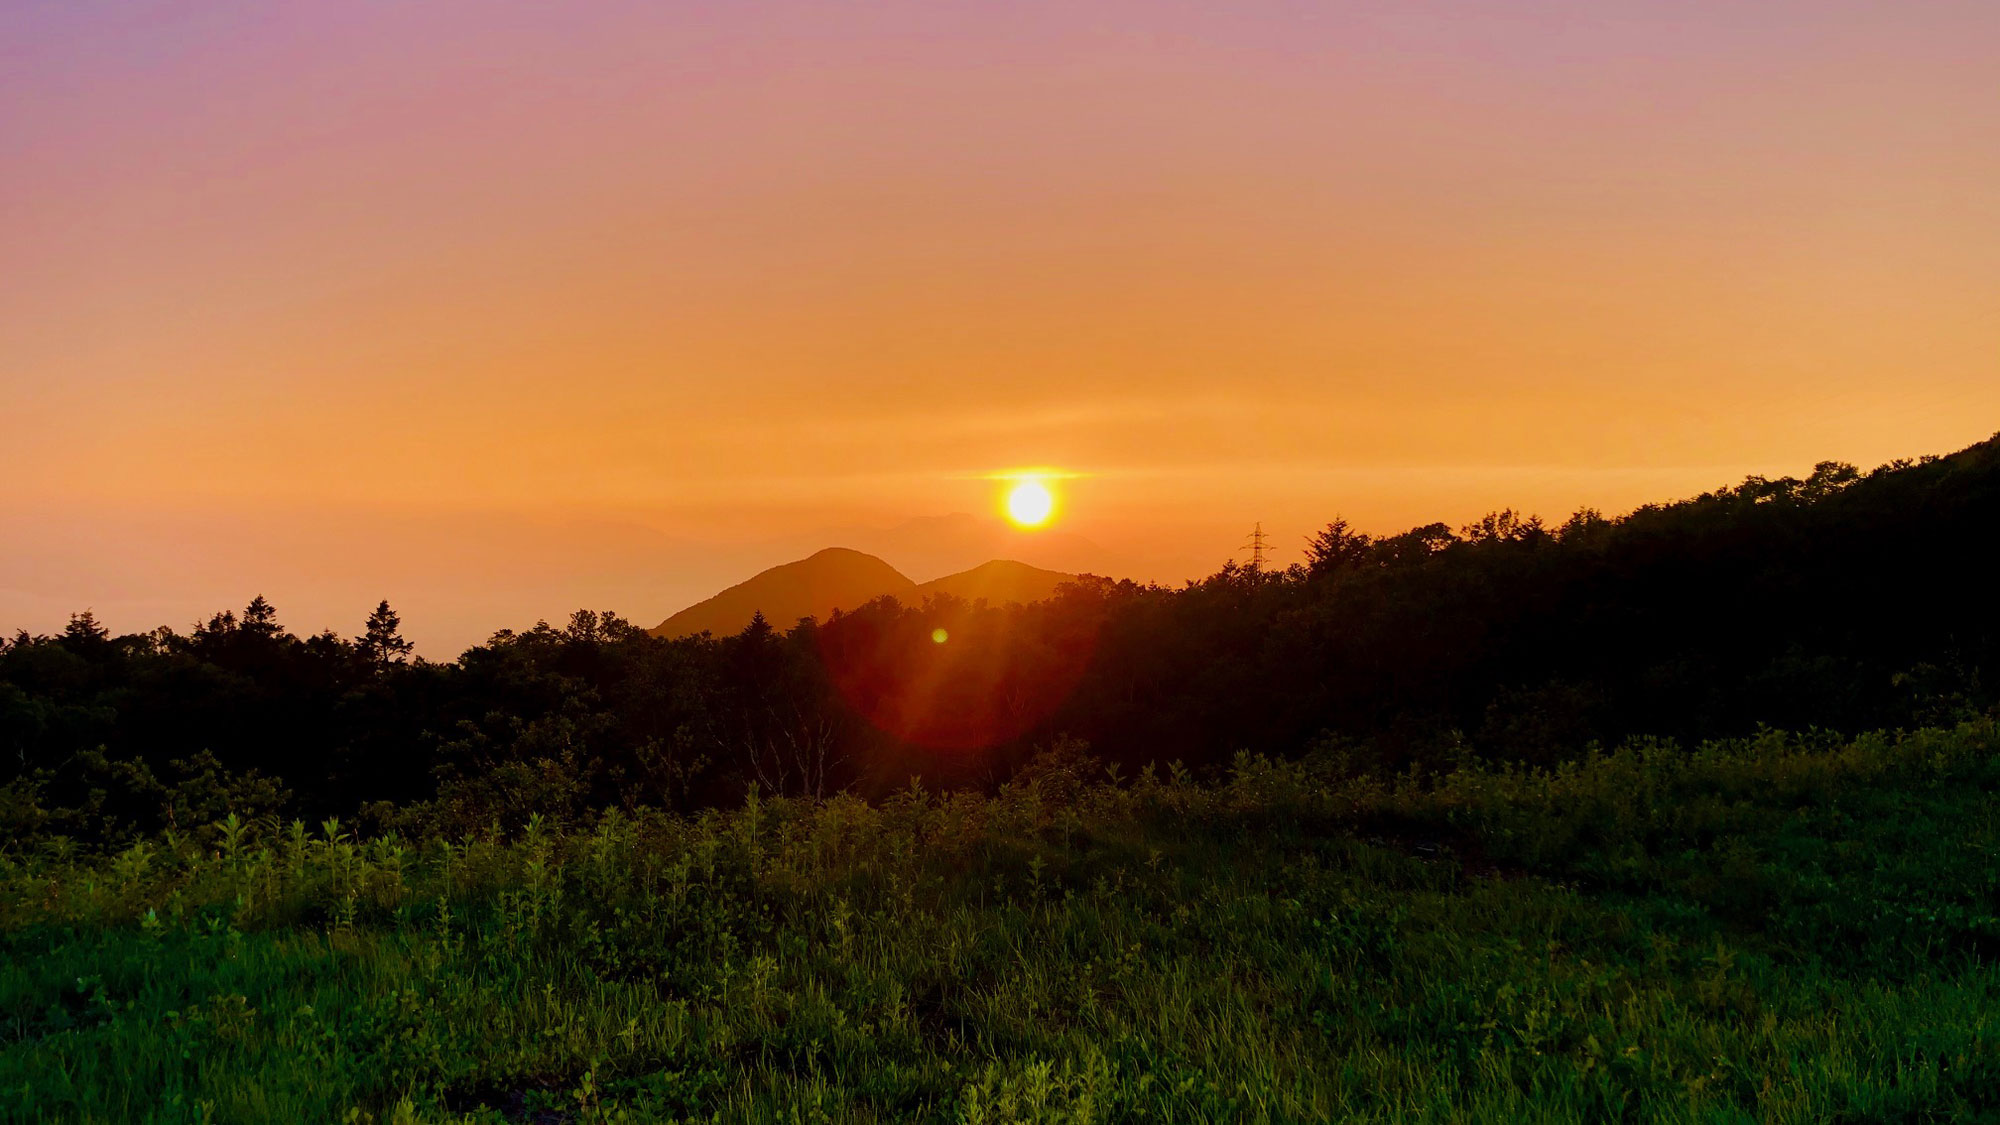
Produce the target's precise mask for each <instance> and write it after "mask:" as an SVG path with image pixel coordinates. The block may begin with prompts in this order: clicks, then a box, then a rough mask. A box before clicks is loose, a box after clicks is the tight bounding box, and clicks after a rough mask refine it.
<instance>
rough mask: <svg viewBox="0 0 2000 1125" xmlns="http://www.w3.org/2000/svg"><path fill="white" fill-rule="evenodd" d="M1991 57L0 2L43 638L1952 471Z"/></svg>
mask: <svg viewBox="0 0 2000 1125" xmlns="http://www.w3.org/2000/svg"><path fill="white" fill-rule="evenodd" d="M1996 75H2000V4H1994V3H1992V2H1990V0H1976V2H1975V0H1967V2H1962V3H1926V2H1922V0H1915V2H1904V3H1894V4H1890V3H1867V4H1860V3H1844V2H1838V0H1809V2H1793V0H1758V2H1756V3H1744V2H1740V0H1739V2H1730V3H1690V2H1685V0H1680V2H1671V3H1669V2H1661V3H1650V2H1648V3H1640V2H1630V0H1587V2H1586V0H1576V2H1564V3H1548V2H1509V3H1495V2H1492V0H1459V2H1450V3H1420V2H1410V0H1394V2H1388V0H1385V2H1381V3H1340V2H1336V0H1320V2H1313V3H1296V4H1277V3H1241V2H1232V3H1210V4H1203V5H1193V4H1182V3H1172V2H1159V0H1153V2H1147V3H1136V2H1122V0H1121V2H1115V3H1098V4H1082V3H1076V2H1074V0H1069V2H1064V3H1005V4H1002V3H980V4H966V3H951V2H944V0H925V2H922V3H917V2H897V3H855V4H835V3H824V2H821V3H799V4H773V3H750V2H744V3H728V4H723V3H629V4H628V3H578V4H555V3H538V4H518V3H497V2H491V0H489V2H482V3H478V4H472V3H453V2H435V0H433V2H426V3H396V4H391V3H373V2H360V0H342V2H338V3H335V2H326V3H285V4H273V3H269V2H264V3H254V4H252V3H230V2H222V0H207V2H202V3H176V4H165V3H150V2H138V0H120V2H117V3H97V2H86V0H47V2H43V0H10V2H8V3H6V4H4V5H0V474H4V478H5V480H6V482H7V483H6V487H5V489H4V490H3V491H0V539H4V542H5V543H6V547H5V550H4V554H3V555H0V629H6V630H8V631H11V630H12V629H14V628H16V627H21V628H27V629H30V630H33V631H50V630H54V629H58V628H60V627H61V625H62V623H63V622H64V620H65V619H66V618H67V616H68V614H69V613H70V612H72V611H74V610H79V609H82V608H85V607H87V606H88V607H94V608H95V610H96V611H97V613H98V614H99V616H100V617H102V618H104V619H105V620H106V621H107V622H108V623H110V624H111V625H112V626H113V627H114V628H116V629H119V630H121V631H122V630H142V629H148V628H151V627H153V626H155V625H161V624H171V625H174V626H176V627H178V628H183V629H185V628H186V626H187V625H188V624H189V623H190V622H191V621H193V620H194V619H195V617H196V616H197V615H204V616H205V615H206V613H208V612H211V611H213V610H216V609H221V608H224V607H239V608H240V606H241V605H242V604H243V603H244V602H246V601H247V600H249V598H250V597H251V596H252V595H254V594H257V593H260V592H261V593H264V594H266V595H268V596H269V597H270V598H271V599H272V600H273V601H274V602H275V603H276V604H277V605H278V608H279V610H280V616H281V620H283V621H284V623H285V624H286V625H287V626H289V627H291V628H292V629H294V630H297V631H301V632H304V631H314V630H317V629H319V628H322V627H332V628H335V629H337V630H339V631H340V632H342V633H346V634H352V633H353V632H355V631H357V630H358V629H359V627H360V624H361V621H362V619H363V618H364V617H365V616H366V614H367V611H368V609H369V608H370V607H372V606H373V605H374V603H375V601H376V600H377V599H378V598H382V597H387V598H389V599H390V600H391V601H392V602H394V603H395V604H396V605H397V607H398V608H399V609H400V610H401V611H402V613H403V615H404V619H405V625H406V631H407V632H408V633H409V634H410V635H411V636H412V637H414V638H415V639H417V640H418V641H419V643H420V644H421V645H422V647H423V651H424V652H425V653H426V654H427V655H429V656H432V657H442V658H448V657H450V656H451V655H454V654H455V652H456V651H457V650H458V649H459V648H461V647H463V646H464V645H466V644H469V643H473V642H475V641H477V640H479V639H481V638H482V637H483V636H485V635H486V634H487V633H490V632H491V631H492V630H494V629H497V628H501V627H515V628H520V627H524V626H527V625H531V624H532V623H533V622H534V620H535V619H536V618H538V617H551V618H559V617H561V616H564V615H566V614H567V613H568V611H569V610H571V609H574V608H577V607H578V606H579V605H589V606H590V607H592V608H598V609H611V610H616V611H618V612H621V613H624V614H625V615H627V616H628V617H631V618H632V619H633V620H635V621H638V622H639V623H641V624H645V625H651V624H654V623H656V622H658V621H659V620H660V619H662V618H664V617H665V616H667V615H668V614H669V613H672V612H673V611H675V610H678V609H680V608H682V607H683V606H685V605H687V604H688V603H690V602H692V601H695V600H697V599H699V598H701V597H704V596H706V595H707V594H710V593H713V592H714V591H715V590H716V589H718V588H719V587H720V586H722V585H726V584H728V583H730V582H734V581H736V580H738V579H740V578H742V577H745V576H747V575H748V574H749V573H750V572H751V571H754V570H756V569H758V568H761V567H763V566H768V565H771V564H774V563H777V562H781V561H785V560H786V559H789V558H795V557H798V556H800V555H802V554H805V553H808V552H809V551H810V550H812V549H814V548H816V547H820V546H828V545H848V546H856V547H861V548H862V549H874V550H876V551H877V553H880V554H882V555H883V557H884V558H886V559H887V560H888V561H889V562H890V563H892V564H894V565H896V566H898V567H900V568H902V569H904V570H905V572H906V573H908V574H909V575H910V576H911V577H912V578H916V579H918V580H924V579H927V578H930V577H935V576H936V574H938V573H942V572H943V570H944V569H956V568H958V567H960V566H964V565H970V564H971V563H974V562H978V561H981V559H983V558H985V557H988V556H989V555H990V554H992V553H998V552H1004V553H1007V554H1011V555H1013V556H1014V557H1019V558H1023V559H1025V560H1026V561H1030V562H1037V563H1041V564H1043V565H1052V566H1059V567H1063V568H1066V569H1082V568H1088V569H1096V570H1101V571H1104V570H1108V571H1113V572H1115V573H1118V574H1121V575H1123V574H1129V575H1132V576H1134V577H1140V578H1151V579H1161V580H1171V581H1178V580H1179V579H1182V578H1186V577H1192V576H1195V575H1197V574H1200V573H1204V572H1207V571H1209V570H1212V569H1214V567H1215V566H1217V565H1218V564H1220V563H1221V562H1222V560H1223V559H1225V558H1227V557H1230V556H1232V555H1234V556H1237V557H1244V556H1245V555H1246V552H1244V551H1242V550H1239V546H1240V544H1242V543H1243V541H1244V540H1245V538H1246V537H1247V536H1248V534H1249V531H1250V528H1251V525H1252V524H1253V523H1254V522H1256V521H1262V523H1263V525H1264V527H1265V529H1266V530H1267V531H1269V532H1271V533H1272V535H1273V538H1274V541H1275V542H1276V543H1277V545H1278V552H1277V561H1279V562H1286V561H1292V560H1294V559H1296V558H1297V557H1298V554H1299V552H1298V546H1299V544H1300V542H1301V540H1302V539H1303V537H1304V536H1305V535H1307V534H1308V533H1309V532H1311V531H1312V530H1313V529H1314V528H1316V527H1317V526H1320V525H1323V524H1324V523H1325V522H1326V521H1327V520H1329V519H1331V518H1333V517H1334V516H1336V515H1344V516H1345V517H1346V518H1348V519H1349V520H1350V521H1352V522H1354V523H1356V524H1358V525H1360V526H1361V527H1362V528H1364V529H1366V530H1371V531H1396V530H1401V529H1402V528H1404V527H1407V526H1409V525H1411V524H1414V523H1420V522H1428V521H1431V520H1437V519H1442V520H1446V521H1449V522H1452V523H1455V524H1456V523H1463V522H1466V521H1468V520H1470V519H1471V518H1473V517H1475V516H1477V515H1478V514H1479V513H1481V512H1482V511H1485V510H1487V509H1489V508H1494V507H1498V506H1502V505H1513V506H1516V507H1522V508H1527V509H1530V510H1533V511H1537V512H1540V513H1542V514H1543V515H1545V516H1549V517H1552V518H1560V517H1561V516H1563V515H1565V514H1567V513H1568V512H1569V511H1571V510H1573V509H1575V508H1576V507H1578V506H1581V505H1594V506H1597V507H1600V508H1603V509H1606V510H1620V509H1624V508H1629V507H1631V506H1632V505H1634V504H1637V503H1641V502H1645V501H1649V500H1661V499H1669V498H1673V497H1677V496H1684V495H1689V494H1692V493H1696V492H1700V491H1703V490H1705V489H1708V488H1711V487H1714V486H1717V485H1721V484H1725V483H1731V482H1733V481H1736V480H1739V479H1740V478H1741V477H1743V476H1744V475H1745V474H1749V473H1765V474H1772V475H1776V474H1786V473H1789V474H1803V473H1805V472H1807V471H1809V470H1810V468H1811V466H1812V463H1813V462H1814V461H1817V460H1821V459H1826V458H1838V459H1843V460H1848V461H1853V462H1857V463H1860V464H1862V465H1863V466H1864V467H1866V466H1869V465H1873V464H1876V463H1879V462H1881V461H1884V460H1888V459H1890V458H1893V457H1899V456H1915V455H1917V454H1921V453H1933V452H1946V451H1949V450H1951V449H1955V448H1958V447H1961V446H1964V445H1967V444H1970V443H1972V442H1974V441H1978V440H1980V439H1983V438H1986V437H1988V436H1991V435H1992V434H1993V433H1994V431H1996V430H2000V93H1996V89H2000V87H1996ZM1020 466H1049V467H1054V468H1059V469H1062V470H1065V471H1068V472H1071V473H1074V474H1076V476H1075V477H1074V478H1073V479H1065V480H1061V481H1059V482H1057V484H1056V491H1057V493H1058V497H1059V508H1058V513H1057V518H1056V519H1055V520H1053V521H1052V522H1051V525H1050V527H1049V528H1048V529H1047V530H1042V531H1035V532H1015V531H1008V530H1006V529H1004V528H1003V527H1001V526H1000V525H998V523H997V519H998V515H999V503H1000V500H999V498H1000V495H1001V488H1002V484H1001V482H999V481H997V480H996V479H995V474H1000V473H1004V472H1006V471H1007V470H1009V469H1010V468H1015V467H1020ZM959 513H966V514H969V516H970V517H972V518H964V519H952V518H944V517H953V516H954V515H956V514H959Z"/></svg>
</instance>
